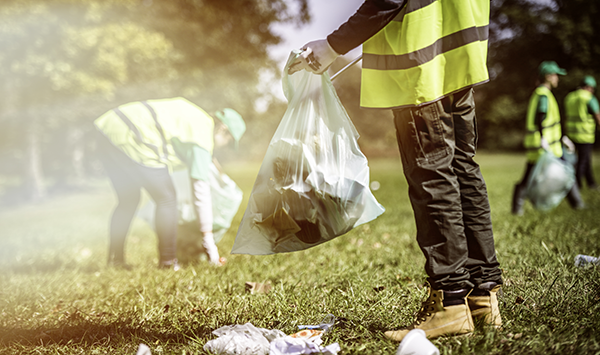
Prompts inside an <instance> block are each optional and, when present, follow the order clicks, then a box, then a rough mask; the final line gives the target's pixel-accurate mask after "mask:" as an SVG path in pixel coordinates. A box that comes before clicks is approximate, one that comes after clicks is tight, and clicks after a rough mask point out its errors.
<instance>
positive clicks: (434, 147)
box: [289, 0, 502, 341]
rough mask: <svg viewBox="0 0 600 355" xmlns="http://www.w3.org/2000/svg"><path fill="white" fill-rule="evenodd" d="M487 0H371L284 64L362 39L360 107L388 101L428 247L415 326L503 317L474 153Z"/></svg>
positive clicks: (450, 328)
mask: <svg viewBox="0 0 600 355" xmlns="http://www.w3.org/2000/svg"><path fill="white" fill-rule="evenodd" d="M489 6H490V3H489V1H481V0H444V1H440V0H431V1H419V0H369V1H365V2H364V3H363V4H362V5H361V7H360V8H359V9H358V10H357V12H356V13H355V14H354V15H352V17H350V18H349V19H348V21H346V22H345V23H343V24H342V25H341V26H340V27H339V28H338V29H337V30H336V31H334V32H333V33H331V34H329V35H328V36H327V38H326V39H319V40H314V41H311V42H309V43H307V44H306V45H304V47H303V48H302V49H303V52H302V53H301V54H300V55H299V56H298V58H297V61H295V62H294V63H292V65H290V68H289V69H290V70H289V72H290V74H293V73H294V72H296V71H298V70H307V71H309V72H312V73H315V74H322V73H324V72H325V71H326V70H327V68H328V67H329V66H330V65H331V64H332V62H333V61H334V60H335V59H336V58H337V57H338V56H339V55H340V54H345V53H348V51H350V50H351V49H353V48H355V47H357V46H358V45H360V44H362V51H363V57H362V59H363V62H362V79H361V93H360V100H361V106H362V107H368V108H376V109H391V110H392V112H393V115H394V124H395V128H396V137H397V141H398V147H399V149H400V156H401V159H402V167H403V169H404V175H405V176H406V180H407V181H408V185H409V188H408V194H409V198H410V202H411V204H412V207H413V211H414V217H415V221H416V225H417V241H418V243H419V247H420V248H421V250H422V252H423V254H424V256H425V271H426V273H427V275H428V279H427V280H428V282H429V285H430V289H429V296H428V298H427V300H425V301H424V302H423V304H422V308H421V310H420V312H419V313H418V315H417V317H416V320H415V321H414V322H413V323H412V324H410V325H408V326H405V327H402V328H401V329H395V330H389V331H387V332H385V333H384V334H385V336H386V337H388V338H389V339H392V340H395V341H401V340H402V339H403V338H404V337H405V336H406V334H408V332H410V330H412V329H421V330H423V331H425V333H426V335H427V337H429V338H434V337H438V336H447V335H457V334H467V333H471V332H472V331H473V329H474V325H473V324H474V322H473V318H476V319H478V320H481V321H482V322H483V323H486V324H488V325H490V326H493V327H500V326H501V324H502V319H501V316H500V311H499V308H498V299H497V292H498V291H499V290H500V287H501V284H502V272H501V270H500V267H499V266H500V263H499V262H498V259H497V257H496V249H495V246H494V234H493V231H492V221H491V217H490V215H491V211H490V204H489V200H488V195H487V188H486V185H485V181H484V179H483V176H482V174H481V170H480V168H479V165H478V164H477V162H476V161H475V159H474V157H475V153H476V145H477V123H476V115H475V99H474V87H475V86H477V85H480V84H483V83H485V82H487V81H488V80H489V76H488V70H487V66H486V61H487V46H488V36H489Z"/></svg>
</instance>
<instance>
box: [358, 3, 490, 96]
mask: <svg viewBox="0 0 600 355" xmlns="http://www.w3.org/2000/svg"><path fill="white" fill-rule="evenodd" d="M489 7H490V2H489V0H408V2H407V4H406V6H405V7H404V8H403V9H402V11H401V12H400V13H399V14H398V16H397V17H396V18H395V19H394V20H393V21H392V22H390V23H389V24H388V25H387V26H386V27H385V28H383V29H382V30H381V31H380V32H378V33H377V34H376V35H375V36H373V37H372V38H370V39H369V40H368V41H366V42H365V43H364V44H363V67H362V81H361V106H363V107H370V108H397V107H403V106H418V105H422V104H426V103H430V102H433V101H436V100H437V99H439V98H442V97H444V96H446V95H448V94H451V93H454V92H457V91H459V90H461V89H464V88H466V87H469V86H473V85H476V84H478V83H482V82H485V81H487V80H488V71H487V67H486V60H487V45H488V35H489Z"/></svg>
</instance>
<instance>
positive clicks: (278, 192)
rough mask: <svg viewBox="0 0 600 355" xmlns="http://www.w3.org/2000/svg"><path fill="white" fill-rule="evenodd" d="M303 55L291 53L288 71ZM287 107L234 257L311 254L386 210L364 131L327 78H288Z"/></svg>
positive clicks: (303, 74)
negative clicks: (364, 148) (361, 139)
mask: <svg viewBox="0 0 600 355" xmlns="http://www.w3.org/2000/svg"><path fill="white" fill-rule="evenodd" d="M298 53H299V52H297V51H294V52H292V53H291V54H290V57H289V59H288V62H287V65H286V69H285V70H284V73H287V67H288V66H289V65H290V64H291V62H293V60H294V59H295V58H296V56H297V55H298ZM283 86H284V87H283V89H284V93H285V95H286V98H287V99H288V108H287V110H286V112H285V114H284V116H283V118H282V120H281V122H280V124H279V126H278V128H277V130H276V132H275V134H274V136H273V138H272V139H271V142H270V144H269V147H268V148H267V152H266V154H265V158H264V159H263V163H262V166H261V168H260V171H259V173H258V177H257V178H256V182H255V184H254V187H253V189H252V193H251V195H250V199H249V202H248V206H247V208H246V211H245V213H244V217H243V219H242V222H241V224H240V227H239V229H238V233H237V236H236V239H235V243H234V245H233V249H232V251H231V253H232V254H255V255H265V254H273V253H282V252H293V251H298V250H303V249H307V248H310V247H313V246H316V245H319V244H321V243H324V242H326V241H329V240H331V239H333V238H335V237H337V236H340V235H342V234H344V233H347V232H348V231H350V230H351V229H353V228H355V227H356V226H358V225H360V224H363V223H366V222H369V221H371V220H373V219H375V218H377V217H378V216H379V215H381V214H382V213H383V212H384V208H383V207H382V206H381V205H380V204H379V203H378V202H377V200H376V199H375V197H374V196H373V194H372V193H371V190H370V189H369V167H368V165H367V159H366V157H365V156H364V155H363V153H362V152H361V151H360V148H359V146H358V142H357V139H358V133H357V131H356V129H355V128H354V125H353V124H352V122H351V121H350V118H349V117H348V114H347V113H346V110H345V109H344V107H343V106H342V103H341V102H340V100H339V98H338V97H337V94H336V92H335V89H334V87H333V85H332V84H331V80H330V79H329V76H328V75H327V74H324V75H315V74H312V73H309V72H307V71H300V72H297V73H295V74H293V75H287V74H284V78H283Z"/></svg>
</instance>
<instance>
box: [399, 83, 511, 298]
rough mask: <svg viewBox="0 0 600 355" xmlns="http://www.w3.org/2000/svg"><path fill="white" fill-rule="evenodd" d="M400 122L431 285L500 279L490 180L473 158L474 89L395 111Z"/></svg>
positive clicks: (460, 286)
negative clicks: (487, 186) (490, 202)
mask: <svg viewBox="0 0 600 355" xmlns="http://www.w3.org/2000/svg"><path fill="white" fill-rule="evenodd" d="M394 123H395V125H396V135H397V140H398V146H399V148H400V156H401V158H402V166H403V169H404V175H405V176H406V179H407V181H408V186H409V197H410V201H411V204H412V207H413V211H414V215H415V221H416V225H417V241H418V243H419V247H420V248H421V250H422V251H423V253H424V254H425V271H426V272H427V275H428V276H429V277H428V281H429V283H430V285H431V287H432V288H433V289H436V290H440V289H443V290H456V289H463V288H472V287H477V286H479V285H480V284H482V283H484V282H489V281H492V282H496V283H498V284H501V283H502V276H501V270H500V268H499V263H498V260H497V258H496V250H495V246H494V235H493V232H492V221H491V217H490V205H489V202H488V196H487V190H486V186H485V181H484V180H483V176H482V175H481V172H480V169H479V165H478V164H477V163H475V161H474V160H473V157H474V156H475V150H476V143H477V122H476V118H475V102H474V99H473V89H472V88H471V89H466V90H463V91H461V92H458V93H456V94H453V95H451V96H448V97H445V98H443V99H441V100H438V101H436V102H433V103H430V104H427V105H424V106H420V107H410V108H404V109H397V110H394Z"/></svg>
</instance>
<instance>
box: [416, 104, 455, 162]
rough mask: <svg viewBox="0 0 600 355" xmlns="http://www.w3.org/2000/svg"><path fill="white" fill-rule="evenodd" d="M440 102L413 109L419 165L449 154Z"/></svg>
mask: <svg viewBox="0 0 600 355" xmlns="http://www.w3.org/2000/svg"><path fill="white" fill-rule="evenodd" d="M438 104H439V103H435V104H431V105H427V106H425V107H421V108H417V109H412V110H411V120H410V122H409V123H408V125H409V127H410V134H411V139H412V140H413V142H414V150H415V158H416V159H415V161H416V163H417V165H418V166H419V167H425V166H429V165H430V164H433V163H435V161H436V160H437V158H439V157H440V156H444V155H446V154H447V148H448V147H447V146H446V144H445V142H444V125H443V123H442V121H441V119H440V114H439V109H438V107H437V106H438Z"/></svg>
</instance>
